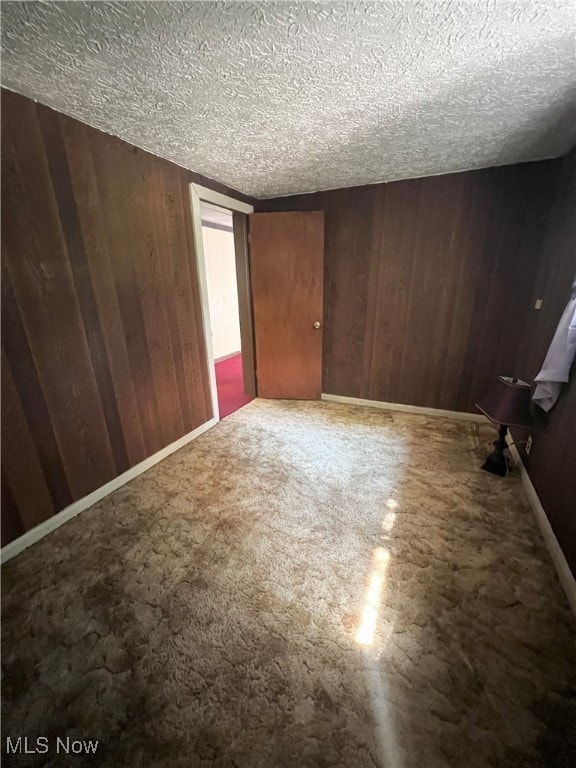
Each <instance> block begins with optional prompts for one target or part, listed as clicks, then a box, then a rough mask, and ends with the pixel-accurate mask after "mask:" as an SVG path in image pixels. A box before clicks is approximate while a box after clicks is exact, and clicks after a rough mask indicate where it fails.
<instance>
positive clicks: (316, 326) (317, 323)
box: [312, 320, 322, 330]
mask: <svg viewBox="0 0 576 768" xmlns="http://www.w3.org/2000/svg"><path fill="white" fill-rule="evenodd" d="M312 325H313V326H314V328H316V330H318V328H321V327H322V323H321V322H320V321H319V320H316V322H315V323H312Z"/></svg>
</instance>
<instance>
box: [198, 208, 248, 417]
mask: <svg viewBox="0 0 576 768" xmlns="http://www.w3.org/2000/svg"><path fill="white" fill-rule="evenodd" d="M201 214H202V243H203V246H204V261H205V267H206V283H207V291H208V307H209V312H210V325H211V329H212V355H213V358H214V366H215V372H216V388H217V391H218V409H219V412H220V418H225V417H226V416H229V415H230V414H231V413H234V412H235V411H237V410H238V409H239V408H242V406H244V405H246V404H247V403H249V402H250V401H251V400H252V399H253V398H252V396H251V395H248V394H246V393H245V391H244V376H243V368H242V343H241V338H240V308H239V304H238V284H237V280H236V254H235V250H234V227H233V218H232V212H231V211H227V210H226V209H224V208H220V207H218V206H215V205H212V204H210V203H205V202H203V203H202V204H201Z"/></svg>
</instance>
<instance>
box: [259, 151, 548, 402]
mask: <svg viewBox="0 0 576 768" xmlns="http://www.w3.org/2000/svg"><path fill="white" fill-rule="evenodd" d="M558 170H559V163H558V161H549V162H543V163H527V164H522V165H517V166H509V167H502V168H491V169H486V170H481V171H473V172H469V173H461V174H451V175H446V176H438V177H432V178H426V179H412V180H407V181H399V182H393V183H389V184H380V185H373V186H369V187H357V188H354V189H342V190H335V191H330V192H322V193H316V194H311V195H301V196H296V197H286V198H279V199H276V200H263V201H260V202H259V203H258V205H257V207H258V210H260V211H282V210H286V211H290V210H292V211H294V210H324V211H325V217H326V225H325V277H324V280H325V285H324V323H325V330H324V373H323V391H324V392H327V393H331V394H336V395H346V396H350V397H359V398H367V399H372V400H381V401H385V402H395V403H406V404H410V405H419V406H425V407H432V408H443V409H447V410H457V411H470V412H474V411H475V408H474V403H475V401H476V399H477V397H478V396H479V394H480V393H481V391H482V390H483V388H484V387H485V386H486V384H487V382H488V381H489V380H490V378H491V377H492V376H493V375H495V373H504V374H513V373H514V372H515V371H516V370H518V361H519V349H520V344H521V341H522V339H523V336H524V331H525V326H526V323H527V322H528V318H529V316H530V311H531V304H530V302H531V297H532V291H533V286H534V284H535V280H536V275H537V272H538V269H539V264H540V258H541V253H542V238H543V224H542V222H543V221H544V220H545V218H546V216H547V212H548V211H549V209H550V206H551V204H552V203H551V197H550V190H551V189H552V188H554V185H555V184H556V180H557V176H558Z"/></svg>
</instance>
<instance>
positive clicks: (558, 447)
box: [515, 152, 576, 576]
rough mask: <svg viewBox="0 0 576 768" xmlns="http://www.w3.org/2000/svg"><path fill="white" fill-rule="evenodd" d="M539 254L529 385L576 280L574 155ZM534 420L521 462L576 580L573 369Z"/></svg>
mask: <svg viewBox="0 0 576 768" xmlns="http://www.w3.org/2000/svg"><path fill="white" fill-rule="evenodd" d="M541 253H542V258H541V259H540V265H539V269H538V274H537V279H536V284H535V286H534V292H533V296H532V299H533V300H534V301H535V300H536V299H537V298H542V299H543V300H544V304H543V307H542V310H541V311H540V312H532V313H530V316H529V317H528V323H527V325H526V329H525V335H524V339H523V342H522V344H521V346H520V351H519V355H518V373H519V375H520V376H521V377H522V378H524V379H526V380H527V381H533V379H534V377H535V376H536V375H537V374H538V372H539V370H540V369H541V367H542V363H543V362H544V358H545V357H546V353H547V351H548V347H549V346H550V342H551V341H552V337H553V336H554V333H555V331H556V327H557V325H558V321H559V320H560V317H561V315H562V312H563V311H564V308H565V306H566V302H567V301H568V299H569V298H570V289H571V286H572V281H573V280H574V279H575V278H576V152H572V153H571V154H570V155H568V156H567V157H566V158H565V159H564V160H563V161H562V162H561V169H560V177H559V183H558V186H557V188H556V191H555V194H554V196H553V204H552V206H551V209H550V212H549V216H548V219H547V220H546V222H545V227H544V239H543V242H542V251H541ZM535 417H536V425H535V427H534V428H533V429H531V430H529V431H528V432H520V431H518V432H517V434H515V438H516V439H522V438H524V437H526V436H527V435H528V434H532V438H533V445H532V450H531V451H530V455H529V456H526V453H525V452H524V456H523V458H524V462H525V464H526V465H527V468H528V473H529V475H530V478H531V480H532V483H533V484H534V487H535V489H536V492H537V493H538V496H539V498H540V501H541V502H542V506H543V507H544V509H545V510H546V514H547V515H548V518H549V520H550V523H551V524H552V528H553V529H554V532H555V533H556V537H557V538H558V541H559V543H560V546H561V547H562V549H563V551H564V554H565V555H566V559H567V560H568V563H569V564H570V567H571V568H572V571H573V573H574V575H575V576H576V365H574V366H573V368H572V376H571V379H570V383H569V384H567V385H566V386H564V388H563V392H562V395H561V397H560V399H559V401H558V403H557V404H556V405H555V406H554V408H553V409H552V410H551V411H550V412H549V413H547V414H544V413H543V412H542V411H541V410H540V409H538V408H536V409H535Z"/></svg>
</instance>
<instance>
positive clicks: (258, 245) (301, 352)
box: [250, 211, 324, 400]
mask: <svg viewBox="0 0 576 768" xmlns="http://www.w3.org/2000/svg"><path fill="white" fill-rule="evenodd" d="M250 266H251V276H252V301H253V307H254V336H255V340H256V379H257V388H258V396H259V397H270V398H285V399H290V400H292V399H294V400H319V399H320V393H321V391H322V293H323V280H324V212H323V211H303V212H290V213H254V214H252V215H251V216H250Z"/></svg>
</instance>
